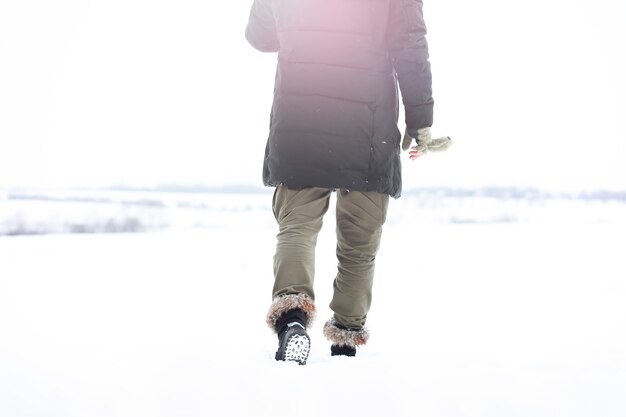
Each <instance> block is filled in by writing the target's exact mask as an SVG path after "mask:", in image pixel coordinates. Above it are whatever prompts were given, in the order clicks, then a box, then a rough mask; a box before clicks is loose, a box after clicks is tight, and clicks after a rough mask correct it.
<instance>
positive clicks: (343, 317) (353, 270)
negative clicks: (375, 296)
mask: <svg viewBox="0 0 626 417" xmlns="http://www.w3.org/2000/svg"><path fill="white" fill-rule="evenodd" d="M388 205H389V196H388V195H386V194H380V193H376V192H358V191H346V190H338V191H337V259H338V261H339V265H338V271H337V277H336V278H335V282H334V294H333V299H332V301H331V304H330V308H331V309H332V310H333V312H334V313H335V314H334V318H335V320H337V322H338V323H339V324H341V325H343V326H346V327H349V328H362V327H363V326H364V325H365V321H366V318H367V313H368V312H369V309H370V306H371V303H372V284H373V281H374V263H375V260H376V253H377V252H378V248H379V246H380V238H381V235H382V226H383V224H384V223H385V219H386V217H387V207H388Z"/></svg>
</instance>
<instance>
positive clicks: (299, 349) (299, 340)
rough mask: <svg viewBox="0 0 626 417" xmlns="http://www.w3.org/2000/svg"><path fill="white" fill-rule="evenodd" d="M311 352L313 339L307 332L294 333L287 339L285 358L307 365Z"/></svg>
mask: <svg viewBox="0 0 626 417" xmlns="http://www.w3.org/2000/svg"><path fill="white" fill-rule="evenodd" d="M310 352H311V340H310V339H309V337H308V336H307V335H306V334H294V335H293V336H291V337H289V339H288V340H287V343H286V346H285V359H284V360H286V361H292V362H298V363H299V364H300V365H305V364H306V360H307V359H308V358H309V353H310Z"/></svg>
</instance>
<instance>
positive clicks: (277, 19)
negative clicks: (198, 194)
mask: <svg viewBox="0 0 626 417" xmlns="http://www.w3.org/2000/svg"><path fill="white" fill-rule="evenodd" d="M425 36H426V27H425V24H424V19H423V15H422V1H421V0H376V1H375V0H369V1H368V0H298V1H295V0H254V2H253V4H252V8H251V11H250V18H249V21H248V26H247V28H246V38H247V40H248V41H249V43H250V44H251V45H252V46H253V47H254V48H256V49H258V50H260V51H262V52H277V53H278V64H277V70H276V78H275V88H274V101H273V105H272V109H271V115H270V129H269V138H268V140H267V145H266V150H265V159H264V164H263V182H264V184H265V185H266V186H273V187H276V189H275V192H274V196H273V202H272V208H273V213H274V216H275V218H276V221H277V223H278V229H279V231H278V234H277V245H276V253H275V256H274V286H273V290H272V297H273V298H272V300H273V301H272V303H271V305H270V308H269V312H268V314H267V323H268V325H269V326H270V328H271V329H272V330H273V331H275V332H276V334H277V335H278V342H279V347H278V351H277V352H276V360H279V361H280V360H283V361H294V362H298V363H300V364H305V363H306V361H307V359H308V356H309V352H310V337H309V335H308V333H307V329H310V327H311V323H312V322H313V319H314V317H315V314H316V307H315V293H314V289H313V281H314V274H315V259H314V256H315V245H316V241H317V236H318V233H319V231H320V229H321V227H322V219H323V216H324V214H325V213H326V211H327V210H328V208H329V198H330V196H331V194H332V193H333V192H334V191H336V194H337V201H336V218H337V224H336V233H337V249H336V252H337V259H338V270H337V275H336V277H335V280H334V283H333V290H334V292H333V298H332V301H331V303H330V308H331V310H332V311H333V313H334V314H333V316H332V317H331V318H330V319H329V320H328V321H327V322H326V323H325V325H324V330H323V331H324V335H325V336H326V338H328V339H329V340H330V342H331V354H332V355H344V356H354V355H355V354H356V351H357V347H360V346H363V345H365V344H366V343H367V341H368V339H369V331H368V329H367V328H366V327H365V324H366V319H367V314H368V312H369V310H370V307H371V303H372V283H373V279H374V266H375V260H376V254H377V252H378V249H379V246H380V239H381V235H382V227H383V224H384V223H385V220H386V216H387V207H388V202H389V197H394V198H397V197H399V196H400V193H401V188H402V185H401V163H400V148H401V139H402V138H401V134H400V131H399V129H398V109H399V100H398V92H397V89H398V86H399V88H400V90H401V93H402V98H403V104H404V110H405V116H406V117H405V122H406V127H407V129H406V133H405V138H404V141H403V142H404V143H403V144H402V146H404V148H406V149H408V148H409V146H410V144H411V141H412V140H413V139H415V140H416V142H417V145H416V146H414V147H413V148H411V149H410V152H409V157H410V158H411V159H416V158H417V157H419V156H421V155H423V154H424V153H425V152H426V151H427V150H428V149H429V148H428V147H429V145H430V144H433V145H434V143H433V141H431V139H430V130H429V128H430V127H431V126H432V123H433V98H432V88H431V85H432V81H431V70H430V63H429V61H428V45H427V41H426V37H425ZM444 139H445V138H444ZM444 139H440V140H439V141H440V142H441V141H442V140H443V141H444V142H445V140H444ZM448 142H449V141H448ZM438 146H440V147H442V148H444V147H446V145H445V144H443V145H442V144H441V143H440V144H439V145H438Z"/></svg>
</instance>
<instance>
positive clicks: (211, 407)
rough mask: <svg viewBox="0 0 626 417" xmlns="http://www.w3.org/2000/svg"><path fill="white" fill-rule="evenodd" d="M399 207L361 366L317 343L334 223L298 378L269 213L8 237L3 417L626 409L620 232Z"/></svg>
mask: <svg viewBox="0 0 626 417" xmlns="http://www.w3.org/2000/svg"><path fill="white" fill-rule="evenodd" d="M395 203H396V202H394V203H392V205H391V207H390V212H389V222H388V225H387V226H386V228H385V232H384V234H383V242H382V246H381V250H380V253H379V257H378V261H377V262H378V263H377V278H376V283H375V288H374V302H373V306H372V311H371V313H370V317H369V320H368V326H369V328H370V330H371V333H372V337H371V339H370V343H369V344H368V345H367V346H366V347H364V348H362V349H361V350H360V351H359V353H358V355H357V357H356V358H334V357H331V356H330V353H329V344H328V342H327V341H326V340H324V338H323V335H322V326H323V323H324V321H325V320H326V319H327V318H328V317H330V314H331V312H330V310H329V309H328V307H327V306H328V303H329V302H330V297H331V290H332V279H333V277H334V274H335V265H336V260H335V258H334V225H333V221H334V218H333V215H332V213H331V212H329V214H328V215H327V217H326V219H325V227H324V229H323V231H322V233H321V235H320V238H319V244H318V250H317V278H316V301H317V304H318V309H319V313H318V319H317V321H316V323H315V325H314V327H313V330H312V331H311V332H310V335H311V339H312V353H311V356H310V358H309V361H308V363H307V365H306V366H304V367H302V366H297V365H295V364H290V363H277V362H275V361H274V360H273V355H274V352H275V349H276V340H275V336H273V335H272V334H271V332H270V331H269V330H268V329H267V328H266V326H265V323H264V318H265V313H266V310H267V307H268V305H269V302H270V301H271V300H270V292H271V285H272V277H271V267H272V256H273V251H274V234H275V232H276V231H275V228H274V225H273V223H272V219H271V218H268V219H265V217H266V216H271V212H257V211H255V212H254V214H253V215H254V216H257V217H255V218H257V219H259V221H257V222H255V223H251V222H246V221H245V220H244V221H243V222H240V221H238V217H240V216H242V215H244V214H242V213H240V214H236V213H235V214H233V216H230V217H229V216H224V217H223V219H224V222H223V223H222V224H221V225H220V227H214V228H210V229H196V230H181V229H174V230H169V231H163V232H154V233H145V234H110V235H47V236H23V237H3V238H0V393H1V394H0V415H3V416H4V415H6V416H12V417H22V416H29V417H32V416H46V417H54V416H60V417H73V416H77V417H78V416H87V415H88V416H90V417H99V416H102V417H110V416H116V417H117V416H128V417H131V416H132V417H140V416H149V417H160V416H164V417H165V416H177V417H178V416H199V415H211V416H213V415H215V416H261V417H264V416H322V415H323V416H337V417H340V416H341V417H344V416H366V417H369V416H377V417H378V416H383V415H384V416H407V417H408V416H433V417H435V416H436V417H440V416H445V417H448V416H449V417H456V416H467V417H473V416H476V417H490V416H493V417H502V416H507V417H508V416H546V417H547V416H555V415H566V416H572V417H576V416H594V417H597V416H603V417H612V416H615V417H617V416H619V417H621V416H623V415H626V400H624V398H625V397H624V393H625V392H626V354H625V353H624V352H626V336H625V334H624V331H623V329H624V328H626V307H625V306H626V281H625V280H624V277H626V267H624V265H623V262H622V261H621V251H622V248H623V247H625V243H626V242H625V240H626V237H625V236H626V234H625V233H624V231H625V230H624V226H623V224H622V223H619V222H612V223H580V222H574V221H567V222H560V223H556V224H525V223H487V224H482V223H471V224H428V223H425V222H420V221H418V220H416V221H415V222H411V221H409V220H404V219H411V212H410V211H406V209H405V208H403V206H402V205H399V204H395ZM331 207H332V206H331ZM394 209H395V210H396V211H395V212H394ZM331 211H332V210H331ZM394 218H395V219H400V218H401V219H403V221H398V220H393V219H394Z"/></svg>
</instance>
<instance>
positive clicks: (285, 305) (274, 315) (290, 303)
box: [266, 294, 316, 332]
mask: <svg viewBox="0 0 626 417" xmlns="http://www.w3.org/2000/svg"><path fill="white" fill-rule="evenodd" d="M296 308H299V309H300V310H302V311H303V312H304V313H305V314H306V318H307V320H306V323H305V325H306V327H307V329H309V328H311V325H312V324H313V320H314V319H315V312H316V311H315V303H314V302H313V300H312V299H311V297H309V296H308V295H306V294H287V295H281V296H279V297H276V298H274V301H273V302H272V305H271V306H270V310H269V311H268V313H267V318H266V322H267V325H268V326H269V327H270V329H272V330H274V332H277V329H276V322H277V321H278V319H279V318H280V317H281V316H282V315H283V314H284V313H286V312H287V311H289V310H293V309H296Z"/></svg>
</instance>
